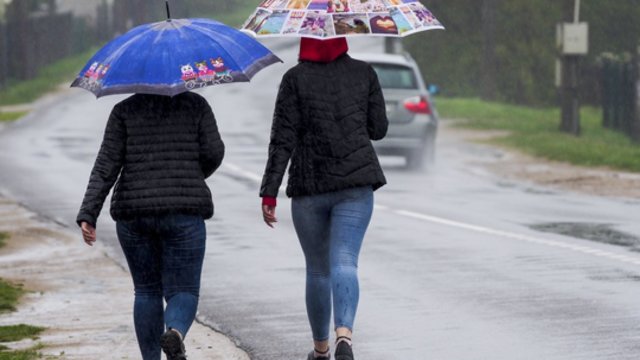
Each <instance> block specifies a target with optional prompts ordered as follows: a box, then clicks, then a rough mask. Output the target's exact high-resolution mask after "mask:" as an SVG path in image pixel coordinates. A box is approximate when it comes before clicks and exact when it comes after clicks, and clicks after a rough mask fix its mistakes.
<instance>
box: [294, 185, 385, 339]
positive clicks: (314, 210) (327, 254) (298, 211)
mask: <svg viewBox="0 0 640 360" xmlns="http://www.w3.org/2000/svg"><path fill="white" fill-rule="evenodd" d="M372 212H373V190H372V189H371V187H361V188H354V189H348V190H344V191H338V192H332V193H327V194H321V195H315V196H303V197H296V198H294V199H293V201H292V213H293V224H294V226H295V228H296V233H297V234H298V239H299V240H300V245H301V246H302V251H303V252H304V256H305V260H306V263H307V285H306V302H307V315H308V317H309V322H310V324H311V331H312V333H313V339H314V340H316V341H324V340H327V339H329V330H330V322H331V308H332V304H333V322H334V327H335V328H340V327H345V328H348V329H350V330H353V323H354V320H355V316H356V310H357V308H358V300H359V296H360V288H359V285H358V273H357V270H358V256H359V254H360V248H361V246H362V241H363V239H364V234H365V232H366V231H367V227H368V226H369V221H370V220H371V215H372Z"/></svg>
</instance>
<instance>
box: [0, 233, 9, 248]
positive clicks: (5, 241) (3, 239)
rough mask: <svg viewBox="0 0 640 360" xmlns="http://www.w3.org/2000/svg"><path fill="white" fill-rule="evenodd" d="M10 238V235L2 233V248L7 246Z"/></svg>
mask: <svg viewBox="0 0 640 360" xmlns="http://www.w3.org/2000/svg"><path fill="white" fill-rule="evenodd" d="M8 238H9V234H7V233H4V232H0V248H2V247H4V246H5V245H7V239H8Z"/></svg>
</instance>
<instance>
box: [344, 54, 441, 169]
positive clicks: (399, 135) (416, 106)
mask: <svg viewBox="0 0 640 360" xmlns="http://www.w3.org/2000/svg"><path fill="white" fill-rule="evenodd" d="M351 56H352V57H353V58H355V59H359V60H363V61H366V62H368V63H370V64H371V65H372V66H373V68H374V69H375V70H376V73H377V74H378V79H379V80H380V85H381V86H382V92H383V93H384V99H385V102H386V105H387V117H388V118H389V132H388V134H387V137H386V138H385V139H384V140H382V141H378V142H375V143H374V146H375V148H376V151H377V153H378V154H379V155H395V156H403V157H405V159H406V164H407V167H409V168H412V169H417V168H421V167H423V165H425V164H430V163H432V162H433V161H434V159H435V142H436V134H437V132H438V112H437V110H436V109H435V106H434V104H433V102H432V101H431V96H430V93H429V91H428V90H427V87H426V86H425V82H424V79H423V78H422V73H421V72H420V69H419V68H418V65H417V64H416V62H415V61H414V60H413V58H411V56H410V55H409V54H405V55H396V54H352V55H351Z"/></svg>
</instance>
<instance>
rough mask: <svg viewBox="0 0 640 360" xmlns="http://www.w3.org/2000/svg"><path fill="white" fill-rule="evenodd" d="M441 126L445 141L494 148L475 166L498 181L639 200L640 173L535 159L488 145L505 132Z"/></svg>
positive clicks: (449, 122)
mask: <svg viewBox="0 0 640 360" xmlns="http://www.w3.org/2000/svg"><path fill="white" fill-rule="evenodd" d="M441 124H442V125H441V126H442V130H443V131H442V135H443V136H444V137H446V138H452V139H457V140H458V141H463V142H467V143H474V144H478V146H482V147H488V148H492V150H493V151H492V153H493V156H491V157H483V158H482V159H481V160H476V161H475V162H476V163H477V164H478V165H480V166H482V167H483V168H484V169H486V170H488V171H489V172H491V173H493V174H494V175H496V176H498V177H501V178H504V179H507V180H517V181H522V182H528V183H533V184H536V185H539V186H544V187H549V188H553V189H557V190H567V191H572V192H578V193H582V194H587V195H594V196H606V197H616V198H626V199H640V174H638V173H631V172H624V171H618V170H614V169H609V168H603V167H593V168H592V167H583V166H576V165H572V164H568V163H563V162H557V161H550V160H546V159H542V158H538V157H533V156H530V155H527V154H523V153H521V152H518V151H517V150H514V149H510V148H509V149H507V148H502V147H498V146H494V145H486V144H485V142H486V141H487V140H490V139H491V138H494V137H498V136H502V135H504V134H505V133H504V132H501V131H481V130H468V129H463V128H459V127H456V126H455V121H452V120H445V121H443V122H442V123H441Z"/></svg>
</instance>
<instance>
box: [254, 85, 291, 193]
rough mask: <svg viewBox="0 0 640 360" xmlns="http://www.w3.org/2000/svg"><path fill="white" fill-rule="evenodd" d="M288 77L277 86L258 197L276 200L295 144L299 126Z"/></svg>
mask: <svg viewBox="0 0 640 360" xmlns="http://www.w3.org/2000/svg"><path fill="white" fill-rule="evenodd" d="M292 82H293V81H292V80H291V77H290V75H289V74H286V75H285V76H284V78H283V79H282V83H281V84H280V91H279V92H278V98H277V100H276V108H275V112H274V115H273V124H272V126H271V141H270V143H269V159H268V160H267V166H266V168H265V171H264V176H263V178H262V186H261V188H260V196H261V197H274V198H275V197H277V196H278V190H279V189H280V185H281V184H282V178H283V177H284V173H285V171H286V170H287V165H288V164H289V159H290V158H291V154H292V152H293V150H294V149H295V147H296V144H297V142H298V138H297V136H298V135H297V130H296V129H297V128H298V126H299V122H300V117H301V116H300V109H299V107H298V95H297V92H296V90H295V88H294V85H293V84H292Z"/></svg>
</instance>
